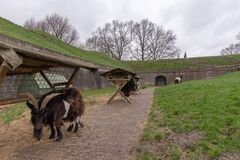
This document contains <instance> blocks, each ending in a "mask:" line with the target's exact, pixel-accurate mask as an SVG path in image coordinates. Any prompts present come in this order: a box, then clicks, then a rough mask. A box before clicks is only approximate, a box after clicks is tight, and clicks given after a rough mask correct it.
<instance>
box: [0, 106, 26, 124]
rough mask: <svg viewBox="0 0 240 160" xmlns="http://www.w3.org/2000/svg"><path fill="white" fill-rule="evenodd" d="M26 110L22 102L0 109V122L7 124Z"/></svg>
mask: <svg viewBox="0 0 240 160" xmlns="http://www.w3.org/2000/svg"><path fill="white" fill-rule="evenodd" d="M27 110H28V108H27V106H26V105H25V104H24V103H19V104H16V105H14V106H11V107H7V108H2V109H0V123H3V124H9V123H10V122H12V121H13V120H15V119H18V118H20V117H21V115H22V114H23V113H24V112H26V111H27Z"/></svg>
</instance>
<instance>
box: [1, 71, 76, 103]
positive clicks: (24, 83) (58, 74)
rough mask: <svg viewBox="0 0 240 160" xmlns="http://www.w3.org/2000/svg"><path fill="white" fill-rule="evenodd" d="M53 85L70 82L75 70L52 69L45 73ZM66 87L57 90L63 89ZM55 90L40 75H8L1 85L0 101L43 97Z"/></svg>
mask: <svg viewBox="0 0 240 160" xmlns="http://www.w3.org/2000/svg"><path fill="white" fill-rule="evenodd" d="M43 72H44V74H45V75H46V77H47V78H48V79H49V81H50V82H51V83H52V84H55V83H63V82H68V80H69V79H70V77H71V75H72V73H73V72H74V69H72V68H67V67H58V68H51V69H49V70H44V71H43ZM63 87H65V86H64V85H62V86H58V87H57V88H63ZM52 90H53V89H52V88H51V87H50V86H49V84H48V83H47V81H46V80H45V79H44V77H43V76H42V75H41V74H40V73H35V74H25V75H8V76H7V77H6V78H5V80H4V81H3V82H2V83H1V84H0V101H3V100H10V99H16V98H17V97H18V95H20V94H25V93H31V94H33V95H34V96H36V97H38V98H39V97H41V96H42V95H44V94H46V93H47V92H49V91H52Z"/></svg>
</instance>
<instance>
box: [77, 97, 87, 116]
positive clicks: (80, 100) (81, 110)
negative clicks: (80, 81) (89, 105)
mask: <svg viewBox="0 0 240 160" xmlns="http://www.w3.org/2000/svg"><path fill="white" fill-rule="evenodd" d="M76 106H78V107H79V109H78V112H79V113H78V114H79V115H80V116H81V115H83V114H84V111H85V104H84V102H83V97H82V95H81V93H80V92H78V94H77V96H76Z"/></svg>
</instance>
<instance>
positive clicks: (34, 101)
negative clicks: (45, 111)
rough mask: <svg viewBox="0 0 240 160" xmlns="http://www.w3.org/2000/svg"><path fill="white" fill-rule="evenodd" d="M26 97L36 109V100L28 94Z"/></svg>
mask: <svg viewBox="0 0 240 160" xmlns="http://www.w3.org/2000/svg"><path fill="white" fill-rule="evenodd" d="M27 96H28V98H29V100H30V101H32V103H33V105H34V107H35V108H37V109H38V103H37V99H36V98H35V97H34V96H33V95H32V94H30V93H28V94H27Z"/></svg>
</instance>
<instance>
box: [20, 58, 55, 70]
mask: <svg viewBox="0 0 240 160" xmlns="http://www.w3.org/2000/svg"><path fill="white" fill-rule="evenodd" d="M23 65H26V66H32V67H44V66H48V68H49V67H59V66H60V65H59V63H56V62H52V61H46V60H40V59H36V58H31V57H24V58H23Z"/></svg>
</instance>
